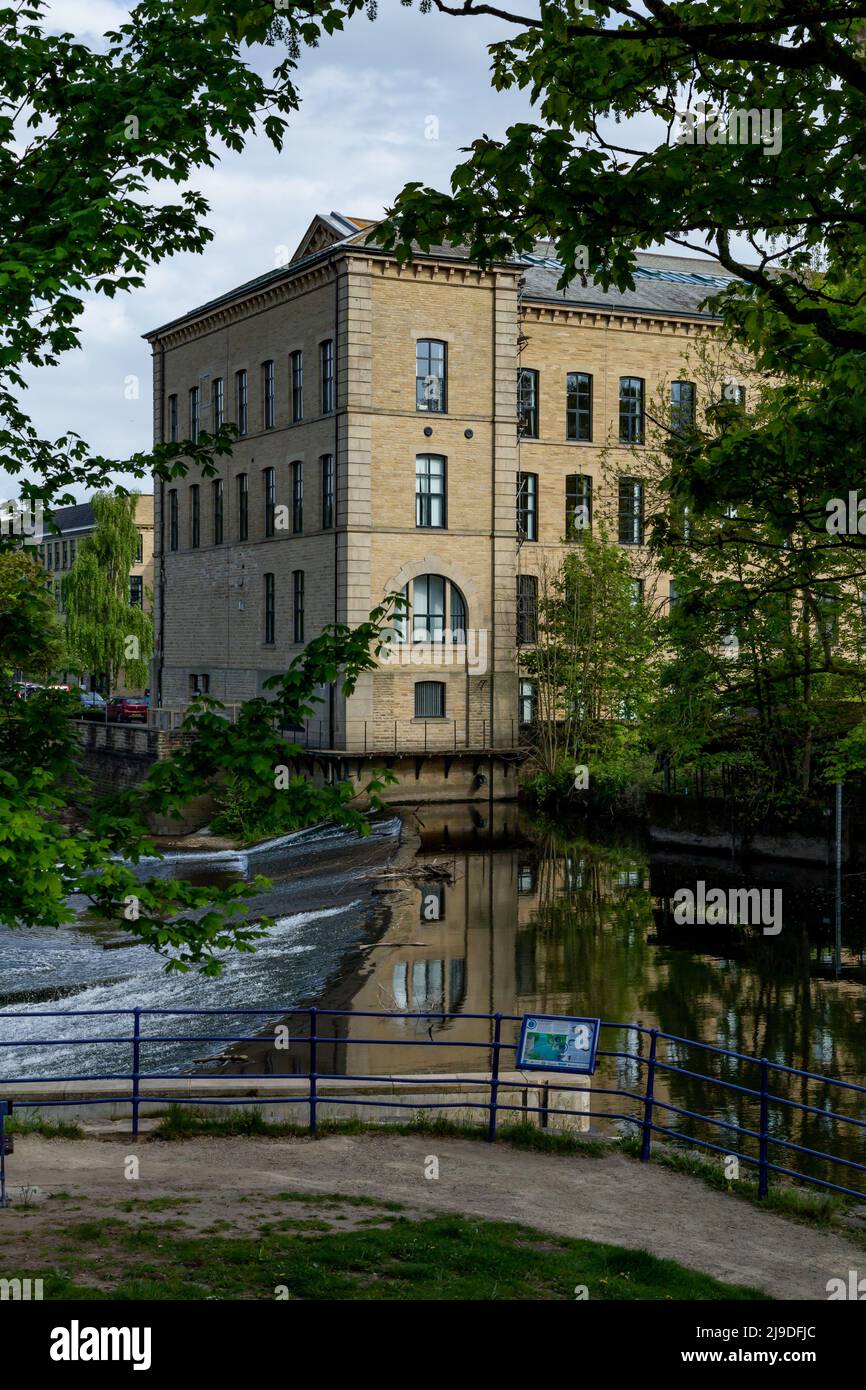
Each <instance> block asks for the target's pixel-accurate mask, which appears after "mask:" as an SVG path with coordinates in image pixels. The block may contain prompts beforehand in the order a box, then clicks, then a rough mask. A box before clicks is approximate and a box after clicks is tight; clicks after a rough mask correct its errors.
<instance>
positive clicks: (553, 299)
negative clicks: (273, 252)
mask: <svg viewBox="0 0 866 1390" xmlns="http://www.w3.org/2000/svg"><path fill="white" fill-rule="evenodd" d="M375 226H376V223H375V222H374V221H370V220H369V219H366V218H360V217H347V216H345V215H344V214H343V213H338V212H331V213H329V214H325V213H318V214H317V215H316V217H314V218H313V221H312V222H311V223H310V226H309V227H308V228H307V231H306V232H305V234H304V236H303V238H302V239H301V242H300V244H299V246H298V248H297V250H296V252H295V254H294V256H293V257H292V259H291V260H290V261H289V263H288V265H285V266H280V267H279V268H278V269H277V270H270V271H267V272H266V273H265V274H263V275H258V276H256V277H255V279H253V280H247V281H246V282H245V283H244V284H242V285H238V286H237V287H236V288H235V289H232V290H229V291H227V292H226V293H225V294H222V295H220V296H218V298H216V299H211V300H208V301H207V303H205V304H202V305H199V307H198V308H196V309H190V310H189V311H188V312H187V313H185V314H181V315H180V316H179V317H178V318H176V319H172V320H171V321H170V322H169V323H165V324H161V325H160V327H158V328H154V329H151V330H150V332H148V333H145V334H144V335H143V336H144V337H145V338H146V339H147V340H151V339H154V338H158V337H159V336H160V334H162V333H164V332H167V331H168V330H169V329H171V328H175V327H177V325H179V324H181V323H185V322H187V321H189V320H190V319H195V318H198V317H199V316H200V315H203V314H207V313H210V312H211V311H213V310H214V309H217V308H219V307H221V306H222V305H224V304H229V303H232V302H233V301H236V300H238V299H243V298H244V297H245V296H247V295H249V294H253V293H255V292H256V291H257V290H261V289H263V288H265V287H266V286H268V285H271V284H274V283H276V282H277V281H280V280H283V279H287V278H290V277H291V276H292V275H293V274H295V273H296V272H297V271H298V270H301V269H305V268H306V267H307V266H309V265H312V264H314V263H315V262H316V261H318V260H324V259H327V258H328V257H329V256H330V255H332V254H333V253H334V252H335V251H336V250H338V249H344V248H346V247H348V246H363V247H364V248H365V250H367V251H370V252H372V253H373V254H374V255H386V254H389V253H387V252H384V251H383V250H382V248H381V247H379V246H377V245H376V242H375V238H374V237H371V236H370V229H371V228H375ZM413 252H414V255H415V256H416V258H417V259H418V260H424V259H428V258H429V259H431V260H450V261H455V260H457V261H467V260H469V251H468V248H467V247H465V246H458V245H452V244H450V243H448V242H443V243H441V244H439V245H436V246H431V247H430V248H429V249H428V250H427V251H422V250H421V249H420V247H419V246H417V245H415V246H413ZM636 259H637V266H636V269H635V274H634V279H635V287H634V289H633V290H618V289H616V288H613V287H612V288H611V289H609V290H605V289H602V287H601V285H599V284H597V283H596V281H594V280H593V278H592V276H591V275H590V274H589V273H587V275H586V276H585V279H586V284H584V283H583V279H582V278H581V277H580V276H577V277H576V278H575V279H573V280H572V281H571V282H570V283H569V284H568V285H567V286H566V287H565V289H564V290H561V289H558V288H557V281H558V280H559V278H560V275H561V274H562V265H561V263H560V262H559V261H557V260H556V259H555V257H554V256H553V255H552V254H551V246H550V243H546V242H539V243H537V245H536V248H535V250H534V251H533V252H532V253H526V254H523V255H519V256H516V257H513V258H510V259H509V260H507V261H503V262H501V263H500V264H503V265H507V266H510V267H512V268H520V267H524V275H523V295H522V297H523V300H524V302H526V301H527V300H528V301H536V302H542V303H559V304H563V305H584V306H585V307H586V308H598V309H610V310H620V311H625V312H631V313H640V312H651V313H668V314H684V315H687V316H688V317H690V318H704V319H711V318H714V317H715V315H713V314H711V313H709V311H708V310H707V308H706V300H707V299H708V298H709V297H711V296H712V295H713V294H715V293H717V292H718V291H719V290H720V289H723V288H724V287H725V286H726V285H728V284H731V283H733V281H734V278H735V277H734V276H732V275H730V274H729V273H728V272H727V271H726V270H725V269H724V267H723V266H722V265H721V264H720V263H719V262H718V261H717V260H714V259H713V258H712V257H709V256H708V257H706V258H703V257H692V256H675V255H668V254H667V253H664V252H655V251H639V252H638V253H637V257H636Z"/></svg>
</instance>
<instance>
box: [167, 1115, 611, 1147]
mask: <svg viewBox="0 0 866 1390" xmlns="http://www.w3.org/2000/svg"><path fill="white" fill-rule="evenodd" d="M331 1134H341V1135H347V1134H348V1135H351V1134H424V1135H428V1136H429V1137H430V1138H433V1139H481V1140H486V1138H487V1126H486V1125H478V1124H465V1125H463V1124H458V1123H457V1122H456V1121H455V1120H449V1119H447V1118H446V1117H445V1116H443V1115H436V1116H433V1117H430V1116H428V1115H426V1114H425V1113H424V1111H418V1112H416V1114H415V1115H414V1116H413V1118H412V1119H410V1120H403V1121H397V1122H392V1121H388V1122H387V1123H385V1124H371V1123H369V1122H368V1121H364V1120H322V1121H321V1122H320V1123H319V1125H318V1136H317V1137H318V1138H320V1139H324V1138H326V1137H327V1136H328V1135H331ZM200 1135H210V1136H221V1137H223V1138H238V1137H243V1136H253V1137H256V1136H258V1137H260V1138H270V1139H280V1138H293V1139H294V1138H297V1139H304V1138H310V1137H311V1136H310V1132H309V1129H308V1128H307V1126H306V1125H299V1124H294V1123H292V1122H290V1121H285V1122H284V1121H282V1120H266V1119H264V1117H263V1116H262V1115H261V1114H260V1113H259V1111H258V1110H242V1111H237V1112H234V1113H232V1114H227V1115H226V1114H217V1115H212V1114H210V1113H208V1112H207V1111H206V1110H201V1109H196V1108H194V1107H193V1108H191V1107H188V1106H184V1105H170V1106H169V1107H168V1110H167V1111H166V1113H165V1114H164V1115H163V1116H162V1118H161V1119H160V1121H159V1124H158V1125H157V1126H156V1128H155V1129H154V1130H152V1131H151V1136H150V1137H151V1138H153V1139H164V1140H173V1139H192V1138H195V1137H197V1136H200ZM496 1137H497V1139H499V1140H501V1141H502V1142H503V1143H506V1144H514V1145H515V1147H517V1148H521V1149H534V1150H537V1151H538V1152H541V1153H559V1154H585V1155H591V1156H598V1155H600V1154H603V1153H606V1152H609V1145H606V1144H605V1143H603V1142H602V1141H600V1140H597V1139H584V1138H582V1137H581V1136H580V1135H577V1134H570V1133H568V1132H566V1131H562V1130H546V1129H539V1128H538V1127H537V1126H536V1125H533V1124H530V1123H529V1122H528V1121H522V1122H521V1121H515V1122H509V1123H508V1124H503V1125H500V1126H499V1128H498V1129H497V1131H496Z"/></svg>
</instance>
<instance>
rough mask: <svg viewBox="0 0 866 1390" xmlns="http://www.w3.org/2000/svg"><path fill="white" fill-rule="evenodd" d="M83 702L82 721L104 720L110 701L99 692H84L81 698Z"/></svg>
mask: <svg viewBox="0 0 866 1390" xmlns="http://www.w3.org/2000/svg"><path fill="white" fill-rule="evenodd" d="M79 699H80V700H81V717H82V719H104V718H105V714H106V709H107V707H108V701H107V700H106V699H105V698H104V696H102V695H100V693H99V691H98V690H82V691H81V694H80V696H79Z"/></svg>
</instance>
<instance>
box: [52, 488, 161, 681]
mask: <svg viewBox="0 0 866 1390" xmlns="http://www.w3.org/2000/svg"><path fill="white" fill-rule="evenodd" d="M137 500H138V498H137V495H136V494H134V493H133V494H130V495H129V496H119V495H117V494H115V493H108V492H98V493H96V495H95V496H94V498H93V500H92V505H93V514H94V516H95V518H96V526H95V527H94V529H93V531H92V532H91V534H90V535H89V536H88V537H87V538H86V540H84V541H82V543H81V545H80V546H79V548H78V555H77V557H76V560H75V564H74V565H73V567H72V569H71V570H70V572H69V574H68V575H67V576H66V578H65V579H64V581H63V600H64V604H65V606H66V642H67V646H68V648H69V653H70V656H71V657H72V659H73V660H74V661H77V662H78V663H79V664H80V665H81V666H82V668H84V669H86V670H89V671H94V672H98V673H100V674H104V675H105V677H106V679H107V681H108V689H109V692H111V691H112V690H113V689H114V688H115V686H116V683H117V677H118V673H119V672H120V671H123V676H124V682H125V684H126V685H127V686H129V687H135V686H145V685H146V684H147V663H148V660H149V658H150V655H151V652H152V651H153V621H152V619H151V618H150V616H149V615H148V614H147V613H145V612H144V610H143V608H139V606H138V605H137V604H132V603H130V601H129V598H130V594H129V572H130V570H131V569H132V567H133V565H134V564H135V562H136V555H137V553H138V528H137V527H136V524H135V508H136V502H137Z"/></svg>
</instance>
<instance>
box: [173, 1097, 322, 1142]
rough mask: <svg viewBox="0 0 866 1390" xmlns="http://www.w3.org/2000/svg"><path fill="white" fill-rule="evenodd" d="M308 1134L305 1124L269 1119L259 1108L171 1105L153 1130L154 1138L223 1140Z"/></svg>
mask: <svg viewBox="0 0 866 1390" xmlns="http://www.w3.org/2000/svg"><path fill="white" fill-rule="evenodd" d="M306 1133H307V1127H306V1125H296V1124H292V1123H290V1122H286V1123H282V1122H281V1121H278V1120H266V1119H265V1118H264V1116H263V1115H262V1114H261V1113H260V1111H259V1110H235V1111H232V1112H231V1113H230V1114H219V1113H217V1114H211V1113H209V1112H208V1111H207V1110H201V1109H194V1108H190V1107H189V1106H186V1105H170V1106H169V1107H168V1110H167V1111H166V1113H165V1114H164V1115H163V1116H162V1118H161V1119H160V1121H159V1124H158V1125H157V1126H156V1128H155V1129H153V1130H151V1134H150V1137H151V1138H152V1139H165V1140H171V1139H193V1138H195V1137H197V1136H199V1135H213V1136H215V1137H222V1138H224V1139H237V1138H245V1137H252V1138H256V1137H259V1138H268V1139H279V1138H287V1137H291V1138H300V1137H302V1136H303V1135H305V1134H306Z"/></svg>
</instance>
